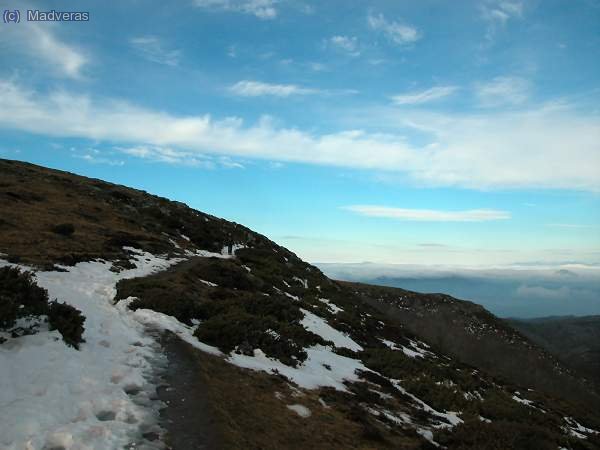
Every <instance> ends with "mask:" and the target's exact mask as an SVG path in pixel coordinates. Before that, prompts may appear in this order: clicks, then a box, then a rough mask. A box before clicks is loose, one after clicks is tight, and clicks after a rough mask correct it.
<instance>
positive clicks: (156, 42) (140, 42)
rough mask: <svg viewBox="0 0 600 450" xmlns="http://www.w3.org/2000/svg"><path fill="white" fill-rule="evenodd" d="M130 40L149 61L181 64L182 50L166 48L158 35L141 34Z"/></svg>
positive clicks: (173, 64) (174, 64) (137, 50)
mask: <svg viewBox="0 0 600 450" xmlns="http://www.w3.org/2000/svg"><path fill="white" fill-rule="evenodd" d="M129 42H130V44H131V46H132V47H133V48H134V50H135V51H136V52H138V53H139V54H140V55H141V56H142V57H143V58H145V59H147V60H148V61H152V62H155V63H158V64H164V65H167V66H177V65H179V60H180V59H181V51H179V50H171V49H168V48H166V47H165V45H164V44H163V43H162V41H161V40H160V39H159V38H158V37H156V36H139V37H135V38H132V39H131V40H130V41H129Z"/></svg>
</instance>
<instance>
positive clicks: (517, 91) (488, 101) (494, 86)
mask: <svg viewBox="0 0 600 450" xmlns="http://www.w3.org/2000/svg"><path fill="white" fill-rule="evenodd" d="M530 91H531V84H530V83H529V81H527V80H526V79H524V78H520V77H496V78H494V79H492V80H491V81H488V82H486V83H478V84H476V85H475V95H476V97H477V98H478V100H479V103H480V105H481V106H484V107H495V106H503V105H519V104H521V103H524V102H525V101H527V99H528V98H529V96H530Z"/></svg>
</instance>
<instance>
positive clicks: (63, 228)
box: [52, 223, 75, 236]
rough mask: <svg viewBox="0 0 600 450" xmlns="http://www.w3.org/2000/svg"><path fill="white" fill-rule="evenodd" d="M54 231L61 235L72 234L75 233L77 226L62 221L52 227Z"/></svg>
mask: <svg viewBox="0 0 600 450" xmlns="http://www.w3.org/2000/svg"><path fill="white" fill-rule="evenodd" d="M52 232H53V233H56V234H60V235H61V236H71V235H72V234H73V233H75V227H74V226H73V224H72V223H60V224H58V225H55V226H53V227H52Z"/></svg>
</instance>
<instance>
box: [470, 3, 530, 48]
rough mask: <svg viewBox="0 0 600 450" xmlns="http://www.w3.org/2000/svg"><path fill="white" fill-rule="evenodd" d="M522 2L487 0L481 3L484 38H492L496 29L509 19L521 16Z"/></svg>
mask: <svg viewBox="0 0 600 450" xmlns="http://www.w3.org/2000/svg"><path fill="white" fill-rule="evenodd" d="M523 9H524V8H523V2H522V1H519V0H488V1H486V2H484V3H483V4H482V5H481V17H482V18H483V20H484V21H485V22H486V23H487V30H486V36H485V37H486V39H488V40H490V41H491V40H493V39H494V36H495V34H496V32H497V31H498V29H501V28H502V27H504V26H505V25H506V24H507V22H508V21H509V20H511V19H520V18H522V17H523Z"/></svg>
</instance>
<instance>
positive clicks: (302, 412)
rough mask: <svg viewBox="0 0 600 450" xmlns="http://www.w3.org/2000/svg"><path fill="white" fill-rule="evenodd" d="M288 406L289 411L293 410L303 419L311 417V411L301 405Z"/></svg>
mask: <svg viewBox="0 0 600 450" xmlns="http://www.w3.org/2000/svg"><path fill="white" fill-rule="evenodd" d="M286 406H287V407H288V409H291V410H292V411H294V412H295V413H296V414H298V415H299V416H300V417H302V418H303V419H306V418H307V417H310V416H311V412H310V409H308V408H307V407H306V406H303V405H299V404H295V405H286Z"/></svg>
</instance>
